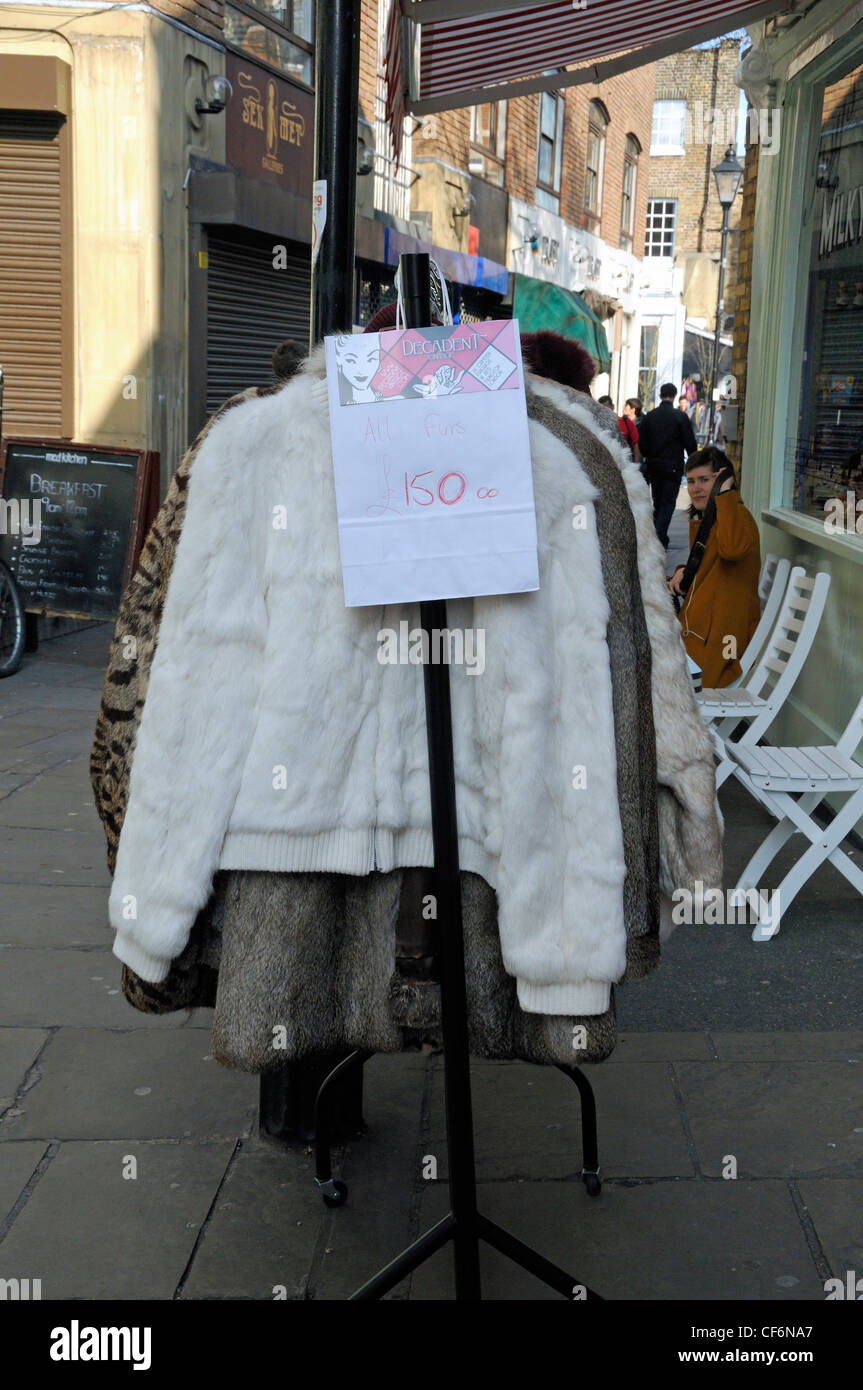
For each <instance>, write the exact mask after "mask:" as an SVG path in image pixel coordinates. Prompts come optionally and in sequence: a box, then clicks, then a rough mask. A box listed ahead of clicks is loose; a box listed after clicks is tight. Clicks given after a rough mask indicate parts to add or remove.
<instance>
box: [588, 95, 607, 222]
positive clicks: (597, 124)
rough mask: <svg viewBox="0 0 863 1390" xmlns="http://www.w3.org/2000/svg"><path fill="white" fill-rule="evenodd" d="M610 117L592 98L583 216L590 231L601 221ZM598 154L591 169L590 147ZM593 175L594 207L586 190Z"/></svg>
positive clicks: (589, 113)
mask: <svg viewBox="0 0 863 1390" xmlns="http://www.w3.org/2000/svg"><path fill="white" fill-rule="evenodd" d="M610 123H611V122H610V117H609V114H608V111H607V109H606V107H605V106H604V105H603V103H602V102H601V101H598V100H597V99H596V98H594V99H593V100H592V101H591V103H590V106H589V108H588V120H587V143H586V146H585V153H584V215H585V218H586V219H587V222H588V223H593V224H594V227H593V229H592V230H597V231H598V228H599V224H600V223H601V221H602V194H603V184H604V183H605V145H606V141H607V138H608V134H607V132H608V127H609V125H610ZM592 143H595V147H596V149H597V150H598V152H599V157H598V159H597V161H596V163H597V167H596V169H593V168H591V164H590V151H591V145H592ZM591 175H593V184H594V191H595V194H596V205H595V206H594V205H593V204H592V203H590V202H589V201H588V189H589V187H590V184H591V179H590V176H591Z"/></svg>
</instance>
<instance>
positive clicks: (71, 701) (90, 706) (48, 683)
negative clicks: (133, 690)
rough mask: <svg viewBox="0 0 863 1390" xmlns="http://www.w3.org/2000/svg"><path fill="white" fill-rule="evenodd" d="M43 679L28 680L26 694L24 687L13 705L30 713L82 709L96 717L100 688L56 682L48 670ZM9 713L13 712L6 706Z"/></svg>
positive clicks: (44, 672)
mask: <svg viewBox="0 0 863 1390" xmlns="http://www.w3.org/2000/svg"><path fill="white" fill-rule="evenodd" d="M40 674H41V681H42V682H45V683H44V684H42V683H41V682H40V683H37V682H35V681H31V682H28V684H27V688H26V694H25V692H24V691H23V689H22V693H21V699H20V701H16V704H15V705H13V707H12V708H13V710H14V709H15V708H17V709H19V710H20V709H22V708H26V710H27V713H28V714H29V713H30V711H31V710H32V709H55V710H58V711H60V712H61V713H63V714H66V713H68V711H69V710H80V711H82V712H86V713H90V712H92V714H93V717H94V718H95V716H96V714H97V712H98V709H99V690H97V689H95V688H93V689H91V688H89V687H87V686H77V685H76V686H70V685H64V684H63V683H62V682H59V681H57V682H55V681H54V679H53V677H52V676H51V675H50V673H49V672H48V671H47V670H44V669H43V671H42V672H41V673H40ZM13 679H14V678H13ZM6 709H7V713H9V712H11V711H10V710H9V707H8V706H7V707H6Z"/></svg>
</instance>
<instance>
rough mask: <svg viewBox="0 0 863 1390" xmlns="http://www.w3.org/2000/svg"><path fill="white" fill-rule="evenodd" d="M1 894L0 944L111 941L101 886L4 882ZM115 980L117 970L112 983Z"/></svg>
mask: <svg viewBox="0 0 863 1390" xmlns="http://www.w3.org/2000/svg"><path fill="white" fill-rule="evenodd" d="M0 894H2V903H3V914H2V917H0V945H2V946H30V947H43V946H60V947H72V946H102V947H108V948H110V947H111V946H112V945H113V942H114V931H113V928H112V927H111V925H110V923H109V922H108V894H107V892H106V890H105V889H104V888H76V887H65V886H64V887H61V886H60V885H59V884H56V885H48V884H36V883H7V884H4V885H3V887H2V889H0ZM118 966H119V962H118ZM118 982H119V974H118V979H117V981H115V983H118Z"/></svg>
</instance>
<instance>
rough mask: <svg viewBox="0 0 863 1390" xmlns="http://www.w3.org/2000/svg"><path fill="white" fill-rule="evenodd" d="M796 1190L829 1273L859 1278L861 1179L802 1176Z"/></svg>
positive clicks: (862, 1268)
mask: <svg viewBox="0 0 863 1390" xmlns="http://www.w3.org/2000/svg"><path fill="white" fill-rule="evenodd" d="M799 1192H800V1196H801V1197H802V1198H803V1202H804V1205H805V1206H806V1209H807V1211H808V1213H809V1215H810V1217H811V1218H812V1224H813V1225H814V1227H815V1232H816V1234H817V1236H818V1239H819V1241H820V1243H821V1248H822V1250H823V1251H824V1254H825V1255H826V1256H827V1259H828V1261H829V1263H830V1267H831V1269H832V1271H833V1275H834V1276H835V1277H836V1278H839V1279H844V1278H845V1276H846V1274H847V1271H848V1270H849V1269H853V1270H854V1271H855V1274H856V1277H857V1278H858V1279H859V1278H863V1178H804V1179H803V1181H802V1182H801V1183H800V1184H799Z"/></svg>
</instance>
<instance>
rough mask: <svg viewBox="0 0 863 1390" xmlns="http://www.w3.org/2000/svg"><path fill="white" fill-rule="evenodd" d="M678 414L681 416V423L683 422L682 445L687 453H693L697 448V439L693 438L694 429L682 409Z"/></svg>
mask: <svg viewBox="0 0 863 1390" xmlns="http://www.w3.org/2000/svg"><path fill="white" fill-rule="evenodd" d="M680 414H681V416H682V421H681V423H682V424H683V447H684V449H685V450H686V452H687V454H694V453H695V450H696V449H697V448H698V440H697V439H696V438H695V430H694V429H693V428H692V421H691V420H690V418H689V416H688V415H685V414H684V413H683V411H681V412H680Z"/></svg>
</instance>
